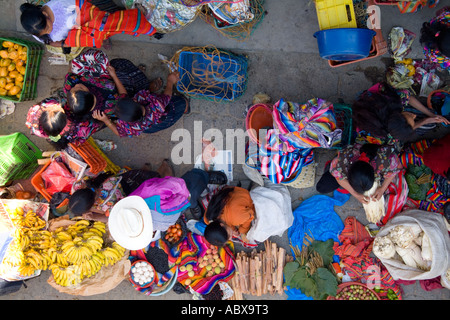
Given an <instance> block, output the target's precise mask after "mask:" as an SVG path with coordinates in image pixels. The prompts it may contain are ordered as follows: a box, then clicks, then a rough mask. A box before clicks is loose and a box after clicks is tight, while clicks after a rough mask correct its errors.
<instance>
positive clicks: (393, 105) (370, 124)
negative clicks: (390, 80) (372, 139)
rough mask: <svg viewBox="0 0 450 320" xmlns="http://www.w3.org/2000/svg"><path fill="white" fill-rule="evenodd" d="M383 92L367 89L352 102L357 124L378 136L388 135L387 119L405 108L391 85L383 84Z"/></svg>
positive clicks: (353, 114) (354, 118) (354, 120)
mask: <svg viewBox="0 0 450 320" xmlns="http://www.w3.org/2000/svg"><path fill="white" fill-rule="evenodd" d="M382 87H383V92H382V93H373V92H369V91H365V92H364V93H363V94H361V96H360V97H358V99H357V100H356V101H355V102H354V103H353V104H352V118H353V122H354V124H355V126H356V127H357V128H359V129H361V130H364V131H367V132H369V133H371V134H374V135H376V136H382V137H384V136H387V134H388V133H389V131H388V128H387V125H386V124H387V121H388V119H389V117H390V116H391V115H392V114H393V113H398V112H401V111H402V110H403V107H402V104H401V101H400V99H399V96H398V94H396V93H395V92H392V90H393V89H392V88H391V87H390V86H389V85H383V86H382Z"/></svg>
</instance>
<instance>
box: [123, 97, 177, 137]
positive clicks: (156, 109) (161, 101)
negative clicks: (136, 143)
mask: <svg viewBox="0 0 450 320" xmlns="http://www.w3.org/2000/svg"><path fill="white" fill-rule="evenodd" d="M170 99H171V97H170V96H168V95H165V94H153V93H151V92H150V91H149V90H147V89H145V90H141V91H139V92H138V93H136V95H135V96H134V97H133V100H134V101H136V102H137V103H139V104H140V105H142V106H144V108H145V115H144V117H143V118H142V119H141V120H140V121H135V122H126V121H123V120H120V119H119V120H117V122H116V127H117V131H118V132H119V135H120V136H121V137H127V136H128V137H133V136H138V135H140V134H141V133H142V132H144V130H146V129H148V128H150V127H151V126H152V125H154V124H157V123H159V122H160V121H161V117H162V116H164V115H166V111H165V109H166V107H167V105H168V104H169V101H170Z"/></svg>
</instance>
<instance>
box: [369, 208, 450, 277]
mask: <svg viewBox="0 0 450 320" xmlns="http://www.w3.org/2000/svg"><path fill="white" fill-rule="evenodd" d="M398 225H404V226H406V227H408V226H416V225H419V226H420V227H421V229H422V230H423V232H424V233H425V234H426V235H427V236H428V237H429V239H430V243H431V251H432V252H433V260H432V262H431V269H430V270H428V271H424V270H420V269H418V268H413V267H410V266H407V265H406V264H404V263H403V261H400V260H397V259H384V258H380V257H379V259H380V261H381V262H382V263H383V265H384V266H385V267H386V269H387V270H388V271H389V273H390V274H391V275H392V278H394V280H398V279H401V280H426V279H433V278H436V277H439V276H441V275H442V274H445V272H446V271H447V269H448V268H449V264H450V238H449V236H448V231H447V228H446V225H445V222H444V217H443V216H442V215H441V214H440V213H436V212H429V211H423V210H407V211H403V212H401V213H398V214H397V215H396V216H394V217H393V218H392V219H391V220H389V221H388V222H387V223H386V225H385V226H384V227H382V228H381V229H380V231H379V232H378V234H377V236H376V237H377V238H378V237H384V236H386V235H388V234H389V232H390V231H391V230H392V229H393V228H394V227H396V226H398Z"/></svg>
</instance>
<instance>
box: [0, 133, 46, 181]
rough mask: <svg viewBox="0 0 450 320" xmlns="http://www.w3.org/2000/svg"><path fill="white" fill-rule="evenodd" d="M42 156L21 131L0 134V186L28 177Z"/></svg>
mask: <svg viewBox="0 0 450 320" xmlns="http://www.w3.org/2000/svg"><path fill="white" fill-rule="evenodd" d="M41 158H42V152H41V150H39V148H38V147H36V145H35V144H34V143H33V142H31V141H30V139H28V138H27V136H25V135H24V134H23V133H21V132H16V133H13V134H10V135H6V136H0V186H2V185H6V184H7V183H8V182H10V181H13V180H18V179H28V178H29V177H30V176H31V175H32V174H33V173H34V171H36V169H37V167H38V166H39V165H38V162H37V160H38V159H41Z"/></svg>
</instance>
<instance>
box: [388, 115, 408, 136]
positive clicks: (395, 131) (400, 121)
mask: <svg viewBox="0 0 450 320" xmlns="http://www.w3.org/2000/svg"><path fill="white" fill-rule="evenodd" d="M387 128H388V131H389V133H390V134H391V136H392V137H394V138H395V139H398V140H400V141H401V142H402V143H407V142H409V141H410V140H411V139H412V138H413V135H414V129H413V127H412V126H411V124H410V123H409V122H408V120H407V118H406V117H405V116H404V115H403V114H402V113H398V112H397V113H394V114H392V115H391V116H390V118H389V119H388V121H387Z"/></svg>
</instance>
